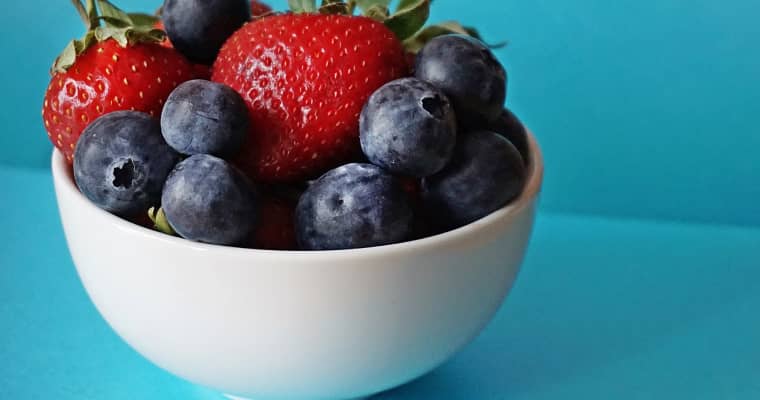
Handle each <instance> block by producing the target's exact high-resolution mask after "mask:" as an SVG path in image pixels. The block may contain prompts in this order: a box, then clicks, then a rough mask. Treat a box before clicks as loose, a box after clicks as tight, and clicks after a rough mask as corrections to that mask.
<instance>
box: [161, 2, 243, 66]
mask: <svg viewBox="0 0 760 400" xmlns="http://www.w3.org/2000/svg"><path fill="white" fill-rule="evenodd" d="M250 18H251V9H250V5H249V3H248V1H247V0H165V1H164V6H163V7H162V8H161V19H162V20H163V22H164V27H165V28H166V33H167V34H168V35H169V39H170V40H171V42H172V45H174V48H175V49H177V50H179V51H180V52H181V53H182V54H184V55H185V57H187V58H188V59H189V60H190V61H192V62H195V63H198V64H206V65H211V63H213V62H214V59H216V55H217V54H218V53H219V49H220V48H221V47H222V45H223V44H224V42H225V41H226V40H227V38H229V37H230V36H231V35H232V33H234V32H235V31H236V30H238V28H240V27H241V26H243V24H244V23H246V22H247V21H248V20H249V19H250Z"/></svg>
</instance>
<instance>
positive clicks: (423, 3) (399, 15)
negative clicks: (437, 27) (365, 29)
mask: <svg viewBox="0 0 760 400" xmlns="http://www.w3.org/2000/svg"><path fill="white" fill-rule="evenodd" d="M404 3H406V4H404V5H405V7H403V8H399V9H398V10H397V11H396V12H395V13H394V14H393V15H391V16H390V17H389V18H388V19H386V20H385V26H387V27H388V28H389V29H390V30H391V31H393V33H395V34H396V36H398V38H399V40H402V41H403V40H406V39H408V38H410V37H411V36H412V35H414V34H415V33H417V31H419V30H420V29H421V28H422V27H423V26H424V25H425V21H427V19H428V17H429V16H430V0H416V1H414V2H411V1H407V2H404Z"/></svg>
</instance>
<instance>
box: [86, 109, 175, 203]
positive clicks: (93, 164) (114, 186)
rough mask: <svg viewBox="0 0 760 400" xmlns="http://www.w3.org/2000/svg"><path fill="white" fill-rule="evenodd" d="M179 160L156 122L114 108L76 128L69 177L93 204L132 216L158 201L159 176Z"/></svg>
mask: <svg viewBox="0 0 760 400" xmlns="http://www.w3.org/2000/svg"><path fill="white" fill-rule="evenodd" d="M179 158H180V155H179V154H177V153H176V152H175V151H174V150H172V148H171V147H169V146H168V145H167V144H166V142H164V139H163V137H161V128H160V126H159V124H158V121H157V120H155V119H153V118H151V117H150V115H148V114H145V113H141V112H136V111H117V112H113V113H110V114H106V115H103V116H102V117H100V118H98V119H96V120H95V121H93V122H92V123H91V124H90V125H89V126H88V127H87V128H86V129H85V130H84V132H82V135H81V136H80V137H79V140H78V141H77V146H76V150H75V152H74V178H75V180H76V183H77V186H79V190H80V191H81V192H82V193H83V194H84V195H85V196H86V197H87V198H88V199H90V201H92V202H93V203H95V204H96V205H97V206H98V207H100V208H102V209H104V210H106V211H109V212H111V213H114V214H117V215H120V216H125V217H126V216H132V215H135V214H139V213H142V212H145V211H147V209H148V208H150V207H151V206H155V205H157V204H158V203H159V200H160V197H161V188H162V187H163V186H164V180H166V176H167V175H169V172H170V171H171V170H172V168H173V167H174V165H175V164H176V163H177V162H178V161H179Z"/></svg>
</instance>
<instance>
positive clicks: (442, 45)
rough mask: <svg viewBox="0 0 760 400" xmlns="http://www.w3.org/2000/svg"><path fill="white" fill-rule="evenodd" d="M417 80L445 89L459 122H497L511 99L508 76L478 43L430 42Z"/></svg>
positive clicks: (453, 38)
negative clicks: (508, 92) (506, 102)
mask: <svg viewBox="0 0 760 400" xmlns="http://www.w3.org/2000/svg"><path fill="white" fill-rule="evenodd" d="M415 76H416V77H417V78H419V79H422V80H424V81H428V82H430V83H432V84H433V85H435V86H437V87H438V88H439V89H441V90H442V91H443V92H444V93H446V95H447V96H448V97H449V99H450V100H451V102H452V103H453V104H454V110H455V111H456V113H457V118H458V119H459V120H460V121H462V122H463V124H465V125H466V124H467V123H468V122H470V121H478V120H486V121H493V120H495V119H496V117H498V116H499V113H501V110H502V107H503V106H504V100H505V98H506V95H507V73H506V71H505V70H504V67H503V66H502V65H501V64H500V63H499V61H498V60H496V57H494V55H493V53H491V50H490V49H489V48H488V46H486V45H485V44H483V43H482V42H480V41H479V40H477V39H474V38H471V37H469V36H464V35H444V36H438V37H436V38H433V39H432V40H430V41H429V42H428V43H427V44H426V45H425V47H423V48H422V50H420V52H419V54H417V58H416V60H415Z"/></svg>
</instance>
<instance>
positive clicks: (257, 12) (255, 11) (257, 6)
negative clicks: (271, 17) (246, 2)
mask: <svg viewBox="0 0 760 400" xmlns="http://www.w3.org/2000/svg"><path fill="white" fill-rule="evenodd" d="M271 12H272V7H269V6H268V5H266V4H264V3H262V2H260V1H258V0H251V16H252V17H261V16H264V15H267V14H269V13H271Z"/></svg>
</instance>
